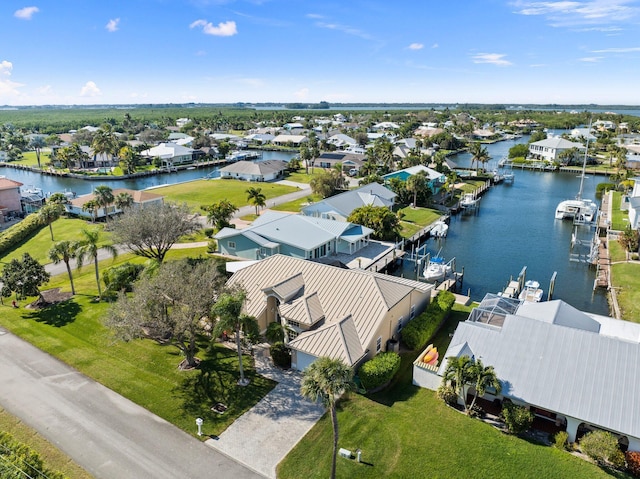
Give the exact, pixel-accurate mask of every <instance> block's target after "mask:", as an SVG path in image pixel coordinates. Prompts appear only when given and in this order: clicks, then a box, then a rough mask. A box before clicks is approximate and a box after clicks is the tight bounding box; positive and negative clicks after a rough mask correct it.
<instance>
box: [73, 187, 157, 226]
mask: <svg viewBox="0 0 640 479" xmlns="http://www.w3.org/2000/svg"><path fill="white" fill-rule="evenodd" d="M112 193H113V196H114V198H115V197H116V196H118V195H119V194H120V193H129V194H130V195H131V197H132V198H133V204H132V205H131V207H132V208H144V207H145V206H148V205H150V204H156V203H163V202H164V196H162V195H158V194H156V193H151V192H149V191H146V190H130V189H128V188H116V189H114V190H113V191H112ZM95 197H96V195H94V194H93V193H90V194H88V195H82V196H78V197H77V198H74V199H72V200H71V201H69V203H67V204H66V205H64V206H65V210H66V211H67V213H70V214H73V215H77V216H81V217H83V218H92V219H102V218H104V217H105V216H106V215H107V212H108V213H109V216H113V215H116V214H118V213H122V210H121V209H118V208H116V206H115V205H110V206H107V207H106V208H100V209H98V210H97V211H96V212H95V216H93V213H92V212H91V211H86V210H83V209H82V207H83V206H84V205H85V204H86V203H87V202H88V201H91V200H93V199H95ZM105 210H106V211H105Z"/></svg>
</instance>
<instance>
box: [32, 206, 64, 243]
mask: <svg viewBox="0 0 640 479" xmlns="http://www.w3.org/2000/svg"><path fill="white" fill-rule="evenodd" d="M63 211H64V206H62V205H61V204H60V203H47V204H46V205H44V206H43V207H42V208H40V210H39V211H38V216H39V217H40V221H42V222H43V223H44V224H46V225H48V226H49V232H50V233H51V241H54V239H53V222H54V221H55V220H57V219H58V218H60V216H61V215H62V212H63Z"/></svg>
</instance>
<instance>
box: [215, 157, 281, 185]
mask: <svg viewBox="0 0 640 479" xmlns="http://www.w3.org/2000/svg"><path fill="white" fill-rule="evenodd" d="M286 170H287V162H286V161H282V160H265V161H237V162H235V163H232V164H230V165H227V166H225V167H224V168H221V169H220V177H221V178H231V179H234V180H244V181H272V180H277V179H279V178H282V177H283V176H284V172H285V171H286Z"/></svg>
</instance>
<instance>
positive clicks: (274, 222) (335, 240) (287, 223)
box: [215, 211, 373, 260]
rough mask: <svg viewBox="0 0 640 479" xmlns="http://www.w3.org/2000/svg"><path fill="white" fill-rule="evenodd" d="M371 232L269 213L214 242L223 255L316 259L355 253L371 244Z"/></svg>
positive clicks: (229, 230)
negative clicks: (276, 255)
mask: <svg viewBox="0 0 640 479" xmlns="http://www.w3.org/2000/svg"><path fill="white" fill-rule="evenodd" d="M372 233H373V230H372V229H370V228H366V227H365V226H360V225H357V224H353V223H347V222H343V221H332V220H327V219H323V218H315V217H312V216H302V215H294V214H288V213H280V212H277V211H266V212H265V213H264V214H262V215H261V216H260V217H258V218H257V219H256V220H255V221H254V222H253V223H252V224H251V226H249V227H247V228H243V229H235V228H223V229H221V230H220V231H219V232H218V233H217V234H216V235H215V239H216V240H218V249H219V250H220V252H221V253H223V254H226V255H232V256H238V257H240V258H245V259H249V260H251V259H261V258H266V257H268V256H273V255H275V254H284V255H288V256H293V257H295V258H302V259H316V258H323V257H325V256H330V255H334V254H336V253H345V254H354V253H356V252H357V251H359V250H361V249H362V248H364V247H365V246H367V245H368V244H369V241H370V237H371V234H372Z"/></svg>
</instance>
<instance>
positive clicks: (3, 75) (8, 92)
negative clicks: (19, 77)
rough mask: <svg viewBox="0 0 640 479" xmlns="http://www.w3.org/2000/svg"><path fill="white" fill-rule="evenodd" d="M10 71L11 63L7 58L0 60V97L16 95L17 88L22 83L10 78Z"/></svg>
mask: <svg viewBox="0 0 640 479" xmlns="http://www.w3.org/2000/svg"><path fill="white" fill-rule="evenodd" d="M12 71H13V63H11V62H9V61H7V60H2V61H1V62H0V98H2V97H16V96H19V95H20V91H19V90H18V89H19V88H20V87H22V86H24V85H23V84H21V83H16V82H14V81H12V80H11V78H10V77H11V72H12Z"/></svg>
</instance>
